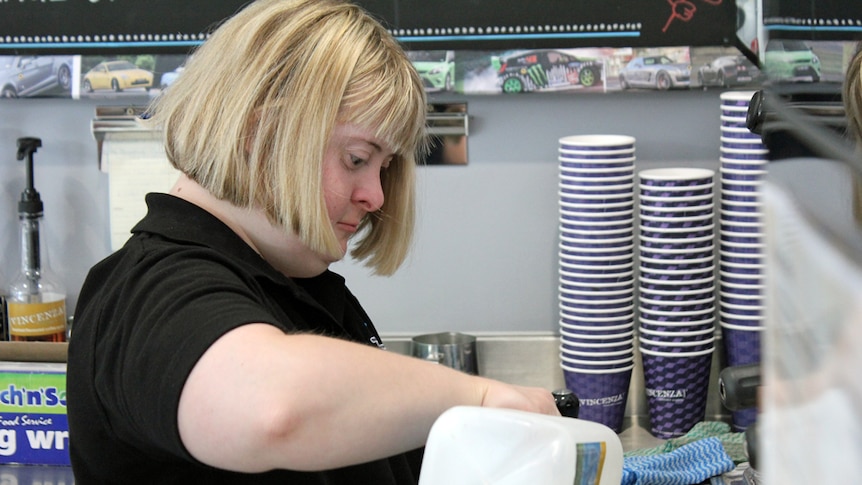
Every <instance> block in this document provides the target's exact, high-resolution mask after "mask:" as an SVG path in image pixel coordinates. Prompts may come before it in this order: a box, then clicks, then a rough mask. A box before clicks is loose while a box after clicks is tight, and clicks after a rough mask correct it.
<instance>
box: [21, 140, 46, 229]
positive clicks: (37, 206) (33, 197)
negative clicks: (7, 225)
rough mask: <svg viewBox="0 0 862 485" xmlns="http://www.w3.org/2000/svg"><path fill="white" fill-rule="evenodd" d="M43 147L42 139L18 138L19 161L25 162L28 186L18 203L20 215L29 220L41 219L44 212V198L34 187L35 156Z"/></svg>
mask: <svg viewBox="0 0 862 485" xmlns="http://www.w3.org/2000/svg"><path fill="white" fill-rule="evenodd" d="M41 146H42V139H41V138H32V137H25V138H18V160H24V157H27V161H26V162H25V163H26V165H25V169H26V171H27V186H26V187H25V188H24V191H23V192H21V200H19V201H18V215H19V216H25V217H28V218H37V217H41V216H42V213H43V211H44V206H43V205H42V198H41V197H40V196H39V192H36V188H35V187H34V186H33V154H34V153H36V150H37V149H38V148H39V147H41Z"/></svg>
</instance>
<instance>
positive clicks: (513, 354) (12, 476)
mask: <svg viewBox="0 0 862 485" xmlns="http://www.w3.org/2000/svg"><path fill="white" fill-rule="evenodd" d="M474 335H476V337H477V353H478V356H479V359H478V363H479V373H480V375H483V376H486V377H490V378H493V379H498V380H501V381H503V382H508V383H511V384H519V385H526V386H536V387H543V388H546V389H548V390H554V389H560V388H563V387H565V380H564V378H563V372H562V369H561V368H560V361H559V337H558V336H556V335H553V334H550V333H548V334H535V333H524V334H512V333H506V334H493V333H476V334H474ZM411 337H412V336H410V335H383V340H384V342H385V343H386V345H387V348H389V349H390V350H391V351H395V352H399V353H402V354H405V355H409V354H410V339H411ZM51 345H57V344H51ZM63 347H64V348H63V350H65V346H63ZM21 348H23V347H14V348H11V350H12V351H14V353H13V354H10V353H9V352H10V347H9V346H8V345H7V346H6V347H0V358H2V359H3V360H13V359H10V358H9V357H10V355H14V356H15V357H17V358H19V359H21V360H38V359H31V358H28V355H24V354H21V353H20V350H21ZM59 349H60V347H52V348H51V349H50V352H49V354H50V355H51V356H52V359H51V360H54V361H64V360H65V359H62V358H59V357H57V355H55V354H57V352H58V351H59ZM36 350H37V351H38V353H37V354H36V356H37V357H45V355H46V354H45V349H43V348H41V347H39V348H38V349H36ZM25 354H26V353H25ZM714 355H715V357H714V358H713V369H712V380H711V388H710V391H709V399H708V401H707V410H706V419H707V420H721V421H729V419H730V416H729V413H728V412H727V411H726V410H724V409H723V407H722V405H721V401H720V398H719V396H718V389H717V387H718V373H719V371H720V370H721V369H722V367H723V362H722V359H721V356H722V355H723V346H722V344H721V337H720V333H719V334H718V335H717V337H716V351H715V354H714ZM16 360H17V359H16ZM635 364H636V365H635V369H636V370H637V369H640V355H639V354H638V353H637V352H636V353H635ZM623 423H624V424H623V431H622V432H621V433H620V434H619V436H620V440H621V441H622V444H623V449H624V450H626V451H628V450H635V449H641V448H651V447H653V446H658V445H660V444H661V443H663V442H664V440H662V439H659V438H656V437H654V436H652V435H651V434H650V433H649V431H648V426H649V418H648V415H647V407H646V395H645V392H644V383H643V373H642V372H634V373H633V374H632V382H631V387H630V389H629V397H628V403H627V407H626V417H625V420H624V422H623ZM0 484H4V485H5V484H8V485H48V484H50V485H72V484H74V477H73V475H72V470H71V468H69V467H58V466H23V465H20V466H19V465H0Z"/></svg>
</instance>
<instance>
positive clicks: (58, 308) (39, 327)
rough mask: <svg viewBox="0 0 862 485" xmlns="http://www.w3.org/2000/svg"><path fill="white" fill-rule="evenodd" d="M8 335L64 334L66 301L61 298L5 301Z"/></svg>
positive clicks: (43, 335) (12, 337) (40, 335)
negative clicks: (42, 300) (41, 300)
mask: <svg viewBox="0 0 862 485" xmlns="http://www.w3.org/2000/svg"><path fill="white" fill-rule="evenodd" d="M7 305H8V307H7V313H8V318H9V336H10V337H11V339H12V340H16V337H19V338H20V337H23V338H24V339H27V337H45V336H48V335H52V334H57V333H61V334H63V335H65V334H66V301H65V300H63V299H61V300H57V301H53V302H49V303H16V302H12V301H9V302H8V303H7Z"/></svg>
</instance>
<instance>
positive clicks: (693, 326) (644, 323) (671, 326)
mask: <svg viewBox="0 0 862 485" xmlns="http://www.w3.org/2000/svg"><path fill="white" fill-rule="evenodd" d="M700 322H701V323H695V322H654V321H652V320H649V319H646V318H641V319H639V321H638V329H639V331H640V333H641V335H644V336H647V335H655V334H658V335H663V334H682V335H690V334H693V333H697V332H703V333H708V332H712V333H714V332H715V317H711V318H709V319H707V320H701V321H700ZM647 338H650V337H647Z"/></svg>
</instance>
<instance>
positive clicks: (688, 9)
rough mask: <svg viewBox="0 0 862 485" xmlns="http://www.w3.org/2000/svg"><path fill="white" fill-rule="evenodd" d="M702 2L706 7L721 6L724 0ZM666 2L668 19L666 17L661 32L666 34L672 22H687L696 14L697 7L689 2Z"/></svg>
mask: <svg viewBox="0 0 862 485" xmlns="http://www.w3.org/2000/svg"><path fill="white" fill-rule="evenodd" d="M702 1H703V2H704V3H706V4H708V5H721V2H722V1H724V0H702ZM667 2H668V3H669V4H670V17H668V19H667V22H665V24H664V27H663V28H662V29H661V31H662V32H667V29H669V28H670V24H672V23H673V21H674V20H676V19H679V20H681V21H683V22H688V21H689V20H691V19H692V18H694V14H695V13H697V6H696V5H695V4H694V3H693V2H691V1H690V0H667Z"/></svg>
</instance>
